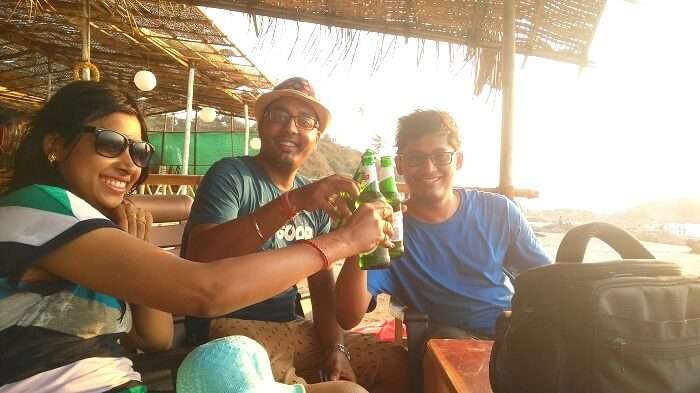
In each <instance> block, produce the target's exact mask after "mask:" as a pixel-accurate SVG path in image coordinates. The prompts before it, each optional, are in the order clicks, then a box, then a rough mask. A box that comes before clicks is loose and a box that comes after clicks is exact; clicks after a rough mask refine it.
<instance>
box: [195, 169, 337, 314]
mask: <svg viewBox="0 0 700 393" xmlns="http://www.w3.org/2000/svg"><path fill="white" fill-rule="evenodd" d="M309 183H310V181H309V180H308V179H307V178H305V177H303V176H299V175H297V176H296V177H295V178H294V188H299V187H302V186H304V185H306V184H309ZM280 195H282V192H281V191H280V190H279V189H278V188H277V186H276V185H275V184H274V183H272V181H271V180H270V178H269V176H268V175H267V173H265V171H264V170H263V168H262V167H261V166H260V165H259V164H258V163H257V161H256V158H254V157H232V158H224V159H222V160H220V161H218V162H216V163H215V164H214V165H213V166H212V167H211V168H210V169H209V171H208V172H207V174H206V175H205V176H204V179H203V180H202V183H201V184H200V185H199V188H198V189H197V195H196V197H195V201H194V204H193V205H192V211H191V213H190V219H189V221H188V223H187V227H186V228H185V232H184V235H183V242H182V245H183V247H182V255H183V256H184V255H186V244H187V242H186V239H188V237H189V231H190V228H191V227H192V226H193V225H198V224H221V223H225V222H227V221H230V220H233V219H235V218H238V217H243V216H247V215H249V214H250V213H252V212H254V211H255V210H257V209H258V208H260V207H261V206H263V205H265V204H267V203H269V202H271V201H272V200H274V199H276V198H277V197H279V196H280ZM280 214H281V213H280ZM329 230H330V218H329V217H328V215H327V214H326V213H325V212H323V211H322V210H317V211H312V212H307V211H302V212H300V213H299V214H298V215H297V216H296V217H295V218H294V219H293V220H290V221H289V222H287V223H286V224H284V225H282V227H281V228H280V229H279V230H278V231H277V232H276V233H275V234H274V235H273V236H271V237H270V238H269V239H267V240H266V241H265V242H264V243H263V244H262V246H261V247H260V249H259V250H261V251H263V250H272V249H276V248H283V247H286V246H288V245H290V244H293V243H294V242H295V241H296V240H300V239H310V238H313V237H316V236H318V235H320V234H323V233H327V232H328V231H329ZM249 236H258V235H257V233H255V229H254V228H253V227H252V225H251V228H250V234H249ZM235 241H236V239H231V242H235ZM296 297H297V289H296V287H291V288H289V289H287V290H285V291H284V292H282V293H280V294H278V295H277V296H274V297H272V298H270V299H267V300H264V301H262V302H260V303H257V304H254V305H251V306H248V307H246V308H243V309H241V310H237V311H234V312H232V313H230V314H228V315H227V316H229V317H232V318H240V319H249V320H260V321H275V322H286V321H291V320H294V319H296V318H298V315H297V314H296V312H295V310H296Z"/></svg>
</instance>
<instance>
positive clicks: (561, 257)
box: [555, 222, 656, 263]
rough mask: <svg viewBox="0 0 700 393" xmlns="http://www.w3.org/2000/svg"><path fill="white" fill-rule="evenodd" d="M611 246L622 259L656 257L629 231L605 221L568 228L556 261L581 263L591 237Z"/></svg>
mask: <svg viewBox="0 0 700 393" xmlns="http://www.w3.org/2000/svg"><path fill="white" fill-rule="evenodd" d="M594 237H595V238H597V239H600V240H602V241H603V242H605V243H606V244H607V245H608V246H610V247H612V249H613V250H615V251H616V252H617V253H618V254H620V256H621V257H622V258H623V259H656V258H655V257H654V255H653V254H652V253H651V252H649V250H647V248H646V247H644V245H643V244H642V243H641V242H640V241H639V240H637V238H635V237H634V236H632V234H631V233H629V232H627V231H625V230H624V229H622V228H620V227H616V226H615V225H612V224H608V223H605V222H592V223H589V224H584V225H580V226H577V227H575V228H573V229H571V230H569V231H568V232H567V233H566V235H564V238H563V239H562V240H561V243H560V244H559V248H558V249H557V256H556V259H555V261H556V262H557V263H581V262H583V257H584V255H585V254H586V246H588V242H589V241H590V240H591V238H594Z"/></svg>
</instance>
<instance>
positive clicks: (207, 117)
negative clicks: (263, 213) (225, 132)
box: [199, 108, 216, 123]
mask: <svg viewBox="0 0 700 393" xmlns="http://www.w3.org/2000/svg"><path fill="white" fill-rule="evenodd" d="M199 118H200V119H202V121H203V122H205V123H209V122H210V121H214V119H216V109H214V108H202V109H200V110H199Z"/></svg>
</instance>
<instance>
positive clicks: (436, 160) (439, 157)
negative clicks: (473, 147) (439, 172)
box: [399, 151, 457, 167]
mask: <svg viewBox="0 0 700 393" xmlns="http://www.w3.org/2000/svg"><path fill="white" fill-rule="evenodd" d="M455 153H457V152H456V151H436V152H434V153H431V154H399V156H400V157H401V159H402V160H403V162H404V163H406V165H407V166H410V167H419V166H422V165H425V163H427V162H428V160H430V161H431V162H432V163H433V165H435V166H446V165H450V164H451V163H452V158H453V157H454V155H455Z"/></svg>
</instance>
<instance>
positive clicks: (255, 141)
mask: <svg viewBox="0 0 700 393" xmlns="http://www.w3.org/2000/svg"><path fill="white" fill-rule="evenodd" d="M248 146H250V148H251V149H253V150H260V138H258V137H255V138H250V142H248Z"/></svg>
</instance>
